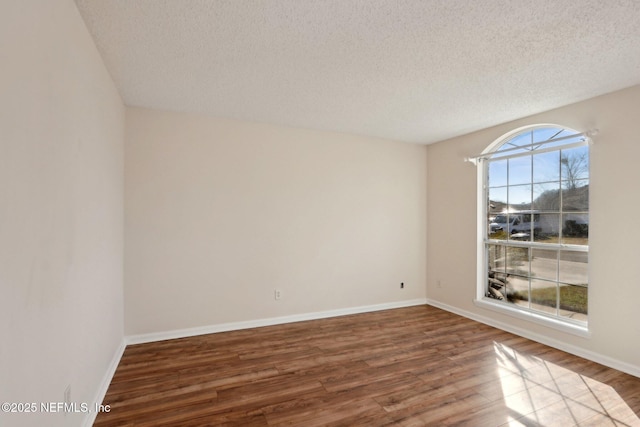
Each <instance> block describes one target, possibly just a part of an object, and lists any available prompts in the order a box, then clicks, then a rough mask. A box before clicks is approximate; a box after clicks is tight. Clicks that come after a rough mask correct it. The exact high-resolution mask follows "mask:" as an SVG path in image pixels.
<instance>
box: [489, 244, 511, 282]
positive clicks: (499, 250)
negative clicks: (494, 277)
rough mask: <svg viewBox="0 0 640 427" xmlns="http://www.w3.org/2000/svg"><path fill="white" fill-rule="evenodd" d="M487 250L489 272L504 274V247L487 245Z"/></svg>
mask: <svg viewBox="0 0 640 427" xmlns="http://www.w3.org/2000/svg"><path fill="white" fill-rule="evenodd" d="M487 252H488V258H489V272H493V273H496V274H498V273H499V274H503V275H504V274H505V273H506V262H505V257H506V251H505V247H504V246H500V245H487Z"/></svg>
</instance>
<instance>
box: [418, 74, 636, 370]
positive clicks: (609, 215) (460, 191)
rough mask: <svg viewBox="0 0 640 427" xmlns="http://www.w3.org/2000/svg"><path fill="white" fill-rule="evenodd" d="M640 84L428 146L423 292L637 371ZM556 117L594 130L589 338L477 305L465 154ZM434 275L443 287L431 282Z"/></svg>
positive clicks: (472, 204) (471, 173)
mask: <svg viewBox="0 0 640 427" xmlns="http://www.w3.org/2000/svg"><path fill="white" fill-rule="evenodd" d="M639 117H640V86H635V87H632V88H629V89H626V90H623V91H619V92H615V93H611V94H608V95H605V96H601V97H598V98H593V99H591V100H588V101H585V102H581V103H578V104H574V105H569V106H567V107H564V108H560V109H557V110H553V111H549V112H546V113H543V114H538V115H535V116H532V117H528V118H524V119H521V120H517V121H514V122H511V123H507V124H504V125H500V126H496V127H492V128H490V129H485V130H482V131H480V132H475V133H472V134H469V135H466V136H462V137H459V138H454V139H451V140H448V141H443V142H441V143H438V144H434V145H431V146H429V147H428V206H429V209H428V228H427V230H428V233H429V241H428V249H427V257H428V258H427V259H428V274H427V296H428V298H429V300H431V301H433V302H434V303H437V304H446V305H448V306H449V307H451V308H453V309H455V310H457V311H463V312H466V313H467V314H471V315H474V316H484V317H485V318H488V319H490V320H492V321H497V322H501V323H502V324H506V325H510V326H512V327H515V328H519V329H522V330H524V331H527V332H530V333H532V334H536V335H538V336H539V337H541V338H543V339H544V340H547V341H549V340H552V341H554V342H557V343H562V344H563V345H564V346H569V347H572V348H573V349H575V350H578V352H580V353H582V354H586V355H591V356H593V355H595V356H598V358H599V360H601V361H605V362H612V364H615V365H616V366H619V367H624V368H626V370H627V371H632V372H636V373H637V372H640V339H638V338H639V337H640V310H638V295H639V292H640V287H639V286H638V283H640V262H638V261H639V259H640V258H639V257H638V254H639V249H638V245H639V244H640V227H637V226H635V223H636V221H635V219H634V218H635V216H636V213H637V212H638V211H640V197H638V194H639V193H638V183H640V167H638V159H640V137H639V135H640V133H639V132H638V118H639ZM537 123H557V124H561V125H565V126H568V127H571V128H573V129H577V130H588V129H593V128H597V129H599V130H600V133H599V134H598V135H597V136H596V137H595V138H594V145H593V146H592V151H591V183H590V209H591V211H590V213H591V216H590V224H589V225H590V227H589V233H590V236H589V243H590V258H589V261H590V265H589V267H590V272H589V277H590V280H589V329H590V331H591V337H590V338H581V337H578V336H575V335H571V334H567V333H563V332H559V331H557V330H554V329H549V328H546V327H544V326H540V325H537V324H533V323H531V322H528V321H523V320H518V319H514V318H511V317H507V316H505V315H501V314H497V313H494V312H492V311H488V310H486V309H483V308H480V307H476V306H475V305H474V303H473V299H474V297H475V294H476V256H477V253H476V208H477V205H476V188H477V187H476V182H477V181H476V168H475V166H473V165H472V164H471V163H465V162H464V161H463V159H464V158H465V157H468V156H472V155H474V154H478V153H480V152H482V150H484V149H485V148H486V146H487V145H489V144H490V143H491V142H493V141H494V140H495V139H497V138H498V137H500V136H502V135H503V134H505V133H506V132H508V131H510V130H513V129H515V128H518V127H521V126H524V125H529V124H537ZM438 280H440V281H441V284H442V287H441V288H438V286H437V281H438Z"/></svg>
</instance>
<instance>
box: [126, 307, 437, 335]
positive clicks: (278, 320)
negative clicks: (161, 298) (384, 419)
mask: <svg viewBox="0 0 640 427" xmlns="http://www.w3.org/2000/svg"><path fill="white" fill-rule="evenodd" d="M425 304H427V299H426V298H420V299H413V300H405V301H398V302H390V303H384V304H375V305H366V306H359V307H349V308H340V309H336V310H327V311H317V312H312V313H302V314H293V315H289V316H281V317H270V318H266V319H256V320H247V321H242V322H231V323H221V324H216V325H208V326H199V327H196V328H187V329H176V330H172V331H166V332H153V333H149V334H139V335H129V336H127V337H125V340H126V343H127V345H129V344H143V343H148V342H155V341H164V340H170V339H176V338H185V337H192V336H196V335H205V334H214V333H217V332H228V331H237V330H240V329H249V328H259V327H263V326H273V325H281V324H284V323H293V322H303V321H305V320H316V319H326V318H328V317H338V316H347V315H350V314H359V313H368V312H373V311H381V310H389V309H394V308H403V307H411V306H416V305H425Z"/></svg>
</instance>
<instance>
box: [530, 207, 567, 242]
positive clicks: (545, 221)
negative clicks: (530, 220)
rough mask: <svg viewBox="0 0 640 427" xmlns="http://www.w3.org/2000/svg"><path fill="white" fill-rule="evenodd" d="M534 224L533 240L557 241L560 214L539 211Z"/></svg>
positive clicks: (558, 237)
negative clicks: (536, 221)
mask: <svg viewBox="0 0 640 427" xmlns="http://www.w3.org/2000/svg"><path fill="white" fill-rule="evenodd" d="M538 218H539V220H538V223H537V224H535V232H534V239H533V240H534V241H536V242H541V243H558V242H559V239H560V214H551V213H541V214H539V217H538Z"/></svg>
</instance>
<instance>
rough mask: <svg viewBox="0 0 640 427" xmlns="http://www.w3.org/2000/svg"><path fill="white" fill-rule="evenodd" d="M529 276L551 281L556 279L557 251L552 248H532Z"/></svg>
mask: <svg viewBox="0 0 640 427" xmlns="http://www.w3.org/2000/svg"><path fill="white" fill-rule="evenodd" d="M531 277H534V278H536V279H547V280H553V281H555V280H557V278H558V251H557V250H554V249H532V250H531Z"/></svg>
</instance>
